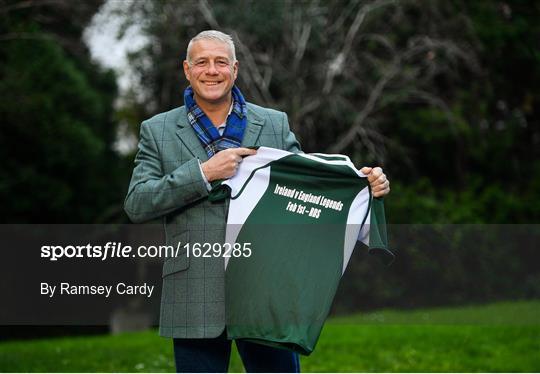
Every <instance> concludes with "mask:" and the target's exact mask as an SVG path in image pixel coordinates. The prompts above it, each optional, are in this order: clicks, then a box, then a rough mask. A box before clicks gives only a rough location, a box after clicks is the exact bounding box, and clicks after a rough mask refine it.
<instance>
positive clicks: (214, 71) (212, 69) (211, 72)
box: [206, 61, 218, 75]
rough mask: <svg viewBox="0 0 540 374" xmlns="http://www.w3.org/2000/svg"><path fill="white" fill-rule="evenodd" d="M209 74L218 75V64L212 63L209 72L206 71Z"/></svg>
mask: <svg viewBox="0 0 540 374" xmlns="http://www.w3.org/2000/svg"><path fill="white" fill-rule="evenodd" d="M206 73H207V74H211V75H216V74H218V71H217V69H216V64H215V63H214V62H213V61H210V63H209V64H208V70H206Z"/></svg>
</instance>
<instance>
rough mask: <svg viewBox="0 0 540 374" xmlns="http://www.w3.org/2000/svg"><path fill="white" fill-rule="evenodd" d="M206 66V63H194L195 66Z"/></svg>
mask: <svg viewBox="0 0 540 374" xmlns="http://www.w3.org/2000/svg"><path fill="white" fill-rule="evenodd" d="M204 65H206V61H197V62H195V66H204Z"/></svg>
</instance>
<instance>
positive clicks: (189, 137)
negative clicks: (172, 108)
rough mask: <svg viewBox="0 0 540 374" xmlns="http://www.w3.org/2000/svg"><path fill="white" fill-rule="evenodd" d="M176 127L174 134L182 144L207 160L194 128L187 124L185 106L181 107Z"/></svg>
mask: <svg viewBox="0 0 540 374" xmlns="http://www.w3.org/2000/svg"><path fill="white" fill-rule="evenodd" d="M177 125H178V128H177V129H176V135H178V137H179V138H180V140H181V141H182V143H184V146H185V147H186V148H187V149H188V150H189V151H190V152H191V154H192V155H193V156H194V157H196V158H198V159H199V160H201V161H206V160H208V155H207V154H206V151H205V150H204V148H203V146H202V144H201V142H200V140H199V138H198V137H197V134H196V133H195V130H193V127H191V125H190V124H189V122H188V120H187V113H186V108H185V107H182V112H181V113H180V116H179V118H178V122H177Z"/></svg>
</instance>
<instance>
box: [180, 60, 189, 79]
mask: <svg viewBox="0 0 540 374" xmlns="http://www.w3.org/2000/svg"><path fill="white" fill-rule="evenodd" d="M182 66H183V67H184V75H185V77H186V79H187V80H188V81H189V82H191V80H190V78H191V77H190V73H189V63H188V62H187V60H184V62H183V63H182Z"/></svg>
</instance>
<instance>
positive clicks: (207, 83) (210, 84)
mask: <svg viewBox="0 0 540 374" xmlns="http://www.w3.org/2000/svg"><path fill="white" fill-rule="evenodd" d="M203 83H204V84H205V85H207V86H217V85H218V84H220V83H221V82H218V81H204V82H203Z"/></svg>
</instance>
